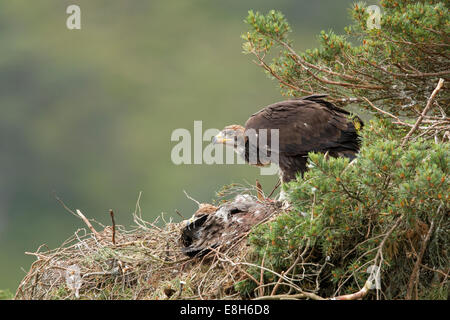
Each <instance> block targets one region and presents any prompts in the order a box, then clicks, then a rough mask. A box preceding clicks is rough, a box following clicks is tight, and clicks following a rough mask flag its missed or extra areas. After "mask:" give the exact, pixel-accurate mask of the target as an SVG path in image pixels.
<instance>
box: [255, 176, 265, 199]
mask: <svg viewBox="0 0 450 320" xmlns="http://www.w3.org/2000/svg"><path fill="white" fill-rule="evenodd" d="M256 195H257V197H258V200H259V201H263V200H264V195H263V191H262V186H261V183H259V180H258V179H256Z"/></svg>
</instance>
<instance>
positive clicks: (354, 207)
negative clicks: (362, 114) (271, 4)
mask: <svg viewBox="0 0 450 320" xmlns="http://www.w3.org/2000/svg"><path fill="white" fill-rule="evenodd" d="M380 5H381V7H382V10H383V11H382V16H381V20H380V28H368V23H367V22H368V19H369V18H371V15H372V13H371V12H369V10H368V8H367V7H366V5H365V4H363V3H358V4H355V5H354V6H353V7H352V8H351V10H350V14H351V17H352V19H353V25H351V26H349V27H347V28H346V29H345V31H346V34H344V35H338V34H336V33H334V32H333V31H329V32H324V31H323V32H322V33H321V34H320V36H319V40H320V46H319V47H318V48H316V49H312V50H306V51H305V52H301V53H297V52H295V50H294V49H293V43H292V41H291V40H289V37H288V35H289V32H291V28H290V27H289V24H288V23H287V21H286V19H285V17H284V16H283V14H281V13H280V12H276V11H270V12H269V13H268V14H267V15H264V14H261V13H259V12H256V13H255V12H253V11H250V12H249V15H248V17H247V19H246V23H247V24H248V25H249V27H250V30H249V31H248V32H247V33H246V34H244V35H243V36H242V38H243V39H244V44H243V48H244V52H245V53H250V54H253V55H254V56H255V57H256V58H257V60H258V61H257V62H258V63H259V65H260V66H261V67H262V68H264V69H265V71H266V72H267V74H268V75H269V77H271V78H272V79H275V80H277V81H278V82H279V84H280V88H281V90H282V94H284V95H287V96H302V95H305V94H315V93H329V94H330V99H329V100H331V101H333V102H334V103H337V104H341V105H342V106H344V107H345V105H348V104H350V103H355V102H356V103H357V105H358V106H360V107H362V108H367V109H369V110H371V111H374V113H375V114H376V115H377V117H376V118H375V119H373V120H371V121H370V122H368V123H366V125H365V126H364V128H363V129H361V132H360V133H361V136H362V146H361V150H360V154H359V155H358V158H357V160H356V161H354V162H351V163H350V162H349V160H348V159H343V158H338V159H335V158H331V157H327V156H326V155H324V154H314V153H312V154H310V155H309V159H310V160H309V168H310V170H309V171H308V172H307V173H306V174H305V176H304V177H303V178H301V177H298V179H297V181H293V182H291V183H289V184H288V185H284V186H283V188H284V189H285V190H286V192H288V194H289V200H290V203H291V205H292V206H291V208H290V210H289V211H287V212H284V213H283V214H280V215H279V216H278V217H276V218H275V219H274V220H273V221H271V222H269V223H266V224H263V225H260V226H258V227H257V228H256V229H255V230H253V232H252V234H251V236H250V239H249V242H250V244H251V246H252V248H253V253H252V256H251V258H252V259H253V261H254V264H255V266H254V267H250V268H249V269H248V272H249V273H250V274H251V275H252V276H253V277H254V278H255V279H262V280H263V283H264V284H265V285H264V286H263V287H261V286H259V287H258V284H257V283H255V281H251V280H244V281H241V282H239V283H237V284H236V288H237V289H238V290H239V291H240V292H241V294H242V295H244V296H247V297H254V296H257V295H261V294H263V295H269V294H293V293H298V292H299V288H301V290H303V291H306V292H311V293H314V294H318V295H320V296H322V297H334V296H338V295H343V294H350V293H355V292H357V291H358V290H360V289H361V288H362V287H363V286H364V284H365V282H366V280H367V279H368V276H369V275H368V273H367V271H368V268H371V266H376V267H379V268H380V275H381V288H380V289H379V290H373V291H371V292H370V293H369V295H368V296H367V297H368V298H381V299H405V298H406V299H447V298H448V289H449V288H448V271H449V269H450V263H449V253H448V248H449V245H450V221H449V200H450V199H449V194H450V192H449V191H450V187H449V168H450V146H449V143H448V142H445V140H446V139H447V141H448V139H449V137H446V135H448V132H449V130H450V125H449V124H450V120H449V118H448V116H447V113H448V112H449V111H450V109H449V106H448V105H449V94H448V83H449V80H450V79H449V77H448V75H449V74H450V70H448V68H449V66H450V61H449V52H448V47H449V44H448V34H449V31H450V30H449V27H450V24H449V14H448V3H445V2H443V1H435V0H425V1H411V0H381V1H380ZM269 60H270V62H269ZM439 78H442V79H443V80H445V81H444V85H443V87H441V88H440V91H439V90H438V91H436V95H435V97H434V100H430V95H431V94H432V92H433V90H435V88H436V84H437V82H438V79H439ZM441 82H442V80H441ZM430 103H432V105H430ZM375 105H378V107H376V106H375ZM426 105H430V107H431V108H429V109H428V112H426V113H425V112H423V111H422V110H424V108H425V106H426ZM421 113H422V116H420V117H419V115H420V114H421ZM416 122H417V123H418V124H417V126H416V127H415V128H414V125H413V124H415V123H416ZM405 137H406V138H405ZM256 265H259V266H261V265H263V266H264V268H265V269H264V270H265V271H264V272H263V273H262V274H261V268H260V267H257V266H256ZM281 275H282V276H283V277H284V278H283V279H282V281H281V280H279V279H280V277H281ZM255 289H256V290H255Z"/></svg>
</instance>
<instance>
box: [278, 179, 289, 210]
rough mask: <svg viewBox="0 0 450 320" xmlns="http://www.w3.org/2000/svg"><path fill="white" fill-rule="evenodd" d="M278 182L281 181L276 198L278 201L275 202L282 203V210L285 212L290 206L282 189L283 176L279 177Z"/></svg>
mask: <svg viewBox="0 0 450 320" xmlns="http://www.w3.org/2000/svg"><path fill="white" fill-rule="evenodd" d="M280 181H281V191H280V195H279V196H278V200H277V201H279V202H281V203H282V209H284V210H285V209H287V208H289V207H290V206H291V204H290V203H289V201H288V197H287V193H286V191H284V189H283V184H284V181H283V176H282V175H281V176H280Z"/></svg>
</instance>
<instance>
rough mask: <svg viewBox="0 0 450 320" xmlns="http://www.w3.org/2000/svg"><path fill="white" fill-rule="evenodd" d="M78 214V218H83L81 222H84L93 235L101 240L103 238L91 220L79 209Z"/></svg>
mask: <svg viewBox="0 0 450 320" xmlns="http://www.w3.org/2000/svg"><path fill="white" fill-rule="evenodd" d="M76 212H77V214H78V216H79V217H80V218H81V220H83V222H84V223H85V224H86V225H87V226H88V228H89V229H90V230H91V231H92V233H93V234H94V235H95V237H96V238H98V239H100V238H101V236H100V234H99V233H98V232H97V230H95V228H94V227H93V226H92V224H91V223H90V222H89V220H88V219H87V218H86V217H85V216H84V214H83V213H81V211H80V210H79V209H77V210H76Z"/></svg>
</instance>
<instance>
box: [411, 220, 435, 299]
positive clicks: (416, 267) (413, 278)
mask: <svg viewBox="0 0 450 320" xmlns="http://www.w3.org/2000/svg"><path fill="white" fill-rule="evenodd" d="M433 228H434V220H432V221H431V224H430V229H429V230H428V233H427V236H426V237H425V239H424V240H423V243H422V247H421V248H420V252H419V255H418V257H417V261H416V263H415V264H414V268H413V271H412V272H411V277H410V278H409V283H408V290H407V291H406V300H411V298H412V297H411V296H412V290H413V287H414V284H416V285H417V282H418V280H419V270H420V266H421V263H422V258H423V255H424V253H425V249H426V248H427V246H428V241H430V237H431V234H432V233H433ZM416 299H417V296H416Z"/></svg>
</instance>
